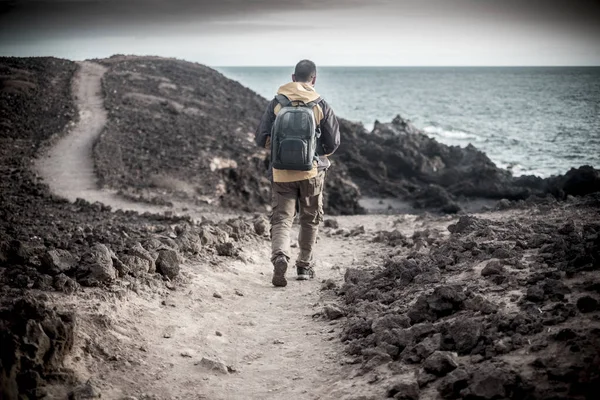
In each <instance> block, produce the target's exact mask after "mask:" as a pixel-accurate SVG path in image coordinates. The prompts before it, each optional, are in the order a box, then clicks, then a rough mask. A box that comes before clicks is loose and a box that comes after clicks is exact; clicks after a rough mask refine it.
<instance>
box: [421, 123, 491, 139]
mask: <svg viewBox="0 0 600 400" xmlns="http://www.w3.org/2000/svg"><path fill="white" fill-rule="evenodd" d="M423 131H425V133H428V134H430V135H435V136H438V137H440V138H444V139H452V140H474V141H477V140H481V138H480V137H479V136H477V135H475V134H473V133H468V132H464V131H460V130H455V129H449V130H447V129H444V128H442V127H440V126H434V125H429V126H426V127H425V128H423Z"/></svg>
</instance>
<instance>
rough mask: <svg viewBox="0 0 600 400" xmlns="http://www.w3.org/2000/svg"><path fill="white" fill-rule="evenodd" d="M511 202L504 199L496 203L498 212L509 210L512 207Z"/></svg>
mask: <svg viewBox="0 0 600 400" xmlns="http://www.w3.org/2000/svg"><path fill="white" fill-rule="evenodd" d="M511 205H512V204H511V202H510V200H508V199H502V200H500V201H498V203H496V207H495V208H496V210H500V211H502V210H508V209H509V208H510V207H511Z"/></svg>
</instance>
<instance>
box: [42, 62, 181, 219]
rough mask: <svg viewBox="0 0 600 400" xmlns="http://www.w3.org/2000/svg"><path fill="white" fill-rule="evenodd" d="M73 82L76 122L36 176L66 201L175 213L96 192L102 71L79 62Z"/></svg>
mask: <svg viewBox="0 0 600 400" xmlns="http://www.w3.org/2000/svg"><path fill="white" fill-rule="evenodd" d="M78 64H79V68H78V70H77V72H76V73H75V77H74V79H73V87H72V92H73V98H74V99H75V103H76V105H77V107H78V109H79V120H78V121H77V122H76V123H75V125H74V126H73V128H72V129H71V130H70V131H69V132H68V134H67V135H65V136H64V137H62V138H61V139H60V140H58V141H57V143H55V144H54V146H52V148H50V149H49V150H48V151H47V152H46V153H45V154H43V155H42V156H41V157H40V158H39V159H38V160H37V162H36V165H35V167H36V170H37V172H38V174H39V175H40V176H41V177H42V178H43V179H44V181H45V182H46V183H48V185H49V186H50V190H51V191H52V193H54V194H56V195H58V196H60V197H64V198H66V199H68V200H70V201H75V200H76V199H77V198H82V199H85V200H87V201H89V202H92V203H93V202H96V201H99V202H101V203H103V204H106V205H109V206H111V207H112V208H113V209H122V210H133V211H138V212H145V211H149V212H154V213H162V212H164V211H166V210H170V211H174V212H175V213H177V211H178V210H177V209H175V210H174V209H172V208H166V207H160V206H152V205H147V204H139V203H135V202H132V201H128V200H125V199H123V198H121V197H119V196H117V195H116V193H115V191H110V190H106V189H102V190H100V189H98V182H97V178H96V175H95V172H94V161H93V157H92V148H93V145H94V143H95V141H96V139H97V138H98V136H99V135H100V134H101V133H102V130H103V129H104V126H105V124H106V119H107V112H106V109H105V108H104V99H103V95H102V76H103V75H104V73H105V72H106V68H105V67H103V66H102V65H100V64H97V63H93V62H87V61H84V62H80V63H78Z"/></svg>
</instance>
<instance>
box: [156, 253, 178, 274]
mask: <svg viewBox="0 0 600 400" xmlns="http://www.w3.org/2000/svg"><path fill="white" fill-rule="evenodd" d="M156 269H157V271H158V272H160V273H161V274H162V275H164V276H166V277H167V278H169V279H173V278H175V277H176V276H177V275H179V256H178V254H177V252H176V251H175V250H161V251H159V252H158V258H157V259H156Z"/></svg>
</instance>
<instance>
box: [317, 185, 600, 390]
mask: <svg viewBox="0 0 600 400" xmlns="http://www.w3.org/2000/svg"><path fill="white" fill-rule="evenodd" d="M598 206H600V197H599V196H598V194H595V195H594V196H588V197H586V198H584V199H583V200H576V201H570V202H567V204H561V203H557V202H556V201H555V200H554V199H553V198H548V199H547V200H546V201H541V202H538V203H533V204H529V205H528V207H527V209H526V211H525V212H523V210H521V211H515V212H514V213H512V214H504V215H502V216H501V217H499V218H498V216H497V215H496V216H494V215H490V216H489V217H486V216H485V215H483V216H479V217H474V216H463V217H460V219H459V220H458V221H457V222H456V223H454V224H451V225H449V226H448V227H447V230H448V231H449V235H447V234H446V233H448V232H443V231H439V230H422V231H418V230H417V231H415V232H414V233H413V234H412V236H410V237H407V236H405V235H403V234H402V233H401V232H399V231H398V230H393V231H382V232H380V233H379V234H378V235H377V236H376V237H375V238H374V239H373V240H374V241H377V242H384V243H387V244H388V245H389V250H388V251H387V254H386V255H385V256H384V257H383V260H382V261H381V263H380V267H378V268H376V269H374V270H369V271H365V270H364V269H361V268H350V269H348V270H347V271H346V275H345V283H344V285H343V286H342V287H341V288H340V289H339V290H338V294H339V295H341V296H342V298H343V299H344V300H345V305H344V306H343V307H341V308H332V309H331V308H330V309H327V308H326V309H325V310H324V312H325V315H326V316H327V317H328V318H330V319H338V318H345V319H346V321H347V325H346V328H345V330H344V332H343V334H342V340H343V341H344V342H345V343H346V345H347V347H346V350H347V352H348V353H349V354H351V355H353V356H355V357H356V361H357V362H358V363H360V364H361V367H362V371H361V373H362V374H368V375H369V376H370V380H371V381H372V383H373V385H374V386H377V385H376V384H377V383H382V382H383V383H385V385H386V386H387V392H386V393H382V394H381V396H383V397H385V396H387V397H393V398H397V399H419V398H440V397H441V398H449V399H453V398H466V399H496V398H498V399H500V398H511V399H592V398H595V397H596V396H597V393H598V390H600V372H599V371H600V291H599V288H600V277H599V275H598V268H599V267H600V223H599V222H600V209H599V208H598ZM373 398H381V397H378V396H374V397H373Z"/></svg>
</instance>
